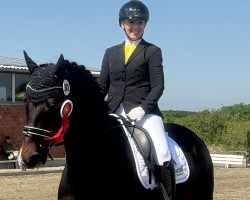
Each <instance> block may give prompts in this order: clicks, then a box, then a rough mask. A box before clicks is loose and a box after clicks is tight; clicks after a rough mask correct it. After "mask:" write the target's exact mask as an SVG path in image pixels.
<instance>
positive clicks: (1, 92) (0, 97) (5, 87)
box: [0, 73, 12, 102]
mask: <svg viewBox="0 0 250 200" xmlns="http://www.w3.org/2000/svg"><path fill="white" fill-rule="evenodd" d="M11 83H12V82H11V73H0V102H2V101H12V92H11V88H12V84H11Z"/></svg>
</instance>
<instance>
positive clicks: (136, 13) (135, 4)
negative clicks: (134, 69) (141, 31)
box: [119, 0, 149, 26]
mask: <svg viewBox="0 0 250 200" xmlns="http://www.w3.org/2000/svg"><path fill="white" fill-rule="evenodd" d="M124 19H131V20H133V19H141V20H144V21H145V22H146V23H147V22H148V20H149V11H148V8H147V6H145V5H144V4H143V3H142V2H141V1H138V0H131V1H129V2H127V3H125V4H124V5H123V6H122V7H121V9H120V12H119V25H120V26H121V21H122V20H124Z"/></svg>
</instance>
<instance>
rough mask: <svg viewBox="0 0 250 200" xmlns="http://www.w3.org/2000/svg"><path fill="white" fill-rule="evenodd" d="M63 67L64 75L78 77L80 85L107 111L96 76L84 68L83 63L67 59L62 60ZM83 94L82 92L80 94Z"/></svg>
mask: <svg viewBox="0 0 250 200" xmlns="http://www.w3.org/2000/svg"><path fill="white" fill-rule="evenodd" d="M64 69H65V73H66V74H68V75H66V76H68V77H69V76H70V77H73V79H72V80H73V81H74V79H78V80H79V81H80V84H81V86H82V87H85V88H87V90H88V91H89V92H90V93H91V95H92V96H94V99H95V100H97V101H98V105H101V106H102V107H103V108H104V110H105V112H108V111H109V107H108V104H107V102H106V101H104V96H103V94H102V93H101V88H100V86H99V84H98V81H97V78H96V77H94V76H93V74H92V73H91V71H90V70H88V69H86V66H85V65H82V64H81V65H80V64H77V63H76V62H74V61H73V62H70V61H69V60H64ZM82 95H84V94H82Z"/></svg>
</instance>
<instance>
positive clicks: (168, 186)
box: [155, 158, 176, 200]
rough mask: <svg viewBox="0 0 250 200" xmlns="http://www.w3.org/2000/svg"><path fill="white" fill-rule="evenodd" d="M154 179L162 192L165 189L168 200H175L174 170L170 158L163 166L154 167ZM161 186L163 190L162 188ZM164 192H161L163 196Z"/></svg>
mask: <svg viewBox="0 0 250 200" xmlns="http://www.w3.org/2000/svg"><path fill="white" fill-rule="evenodd" d="M155 179H156V182H158V183H159V185H160V187H161V189H162V190H164V188H165V191H166V193H167V196H168V198H169V200H175V196H176V187H175V168H174V161H173V159H172V158H171V160H170V161H166V162H164V163H163V166H156V167H155ZM163 186H164V188H162V187H163ZM165 191H163V195H164V192H165Z"/></svg>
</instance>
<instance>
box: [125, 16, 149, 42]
mask: <svg viewBox="0 0 250 200" xmlns="http://www.w3.org/2000/svg"><path fill="white" fill-rule="evenodd" d="M121 26H122V28H123V29H124V31H125V33H126V35H127V37H128V39H130V40H132V41H136V40H138V39H140V38H141V37H142V35H143V33H144V28H145V26H146V22H145V21H144V20H141V19H134V20H129V19H125V20H123V21H122V22H121Z"/></svg>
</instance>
